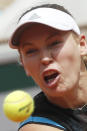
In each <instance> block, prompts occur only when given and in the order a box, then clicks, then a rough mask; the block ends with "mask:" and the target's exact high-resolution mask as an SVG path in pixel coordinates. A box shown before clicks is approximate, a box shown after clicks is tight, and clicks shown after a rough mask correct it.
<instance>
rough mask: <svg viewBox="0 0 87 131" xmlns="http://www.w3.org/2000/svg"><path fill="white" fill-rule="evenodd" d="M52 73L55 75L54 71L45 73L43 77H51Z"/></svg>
mask: <svg viewBox="0 0 87 131" xmlns="http://www.w3.org/2000/svg"><path fill="white" fill-rule="evenodd" d="M54 73H55V71H49V72H46V74H45V76H49V75H52V74H54Z"/></svg>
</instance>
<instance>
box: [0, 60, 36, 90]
mask: <svg viewBox="0 0 87 131" xmlns="http://www.w3.org/2000/svg"><path fill="white" fill-rule="evenodd" d="M33 86H35V83H34V81H33V80H32V78H31V77H27V76H26V74H25V71H24V69H23V68H22V67H21V66H20V65H19V64H17V63H12V64H8V65H2V66H0V92H2V91H7V90H13V89H21V88H27V87H28V88H29V87H33Z"/></svg>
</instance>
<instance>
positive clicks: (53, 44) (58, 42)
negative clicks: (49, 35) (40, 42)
mask: <svg viewBox="0 0 87 131" xmlns="http://www.w3.org/2000/svg"><path fill="white" fill-rule="evenodd" d="M61 42H62V41H54V42H52V43H51V46H55V45H57V44H60V43H61Z"/></svg>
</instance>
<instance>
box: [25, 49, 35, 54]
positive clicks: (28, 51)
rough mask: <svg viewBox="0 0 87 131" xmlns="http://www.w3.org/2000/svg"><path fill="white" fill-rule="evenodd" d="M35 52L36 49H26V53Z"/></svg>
mask: <svg viewBox="0 0 87 131" xmlns="http://www.w3.org/2000/svg"><path fill="white" fill-rule="evenodd" d="M36 52H37V50H36V49H29V50H27V51H26V54H34V53H36Z"/></svg>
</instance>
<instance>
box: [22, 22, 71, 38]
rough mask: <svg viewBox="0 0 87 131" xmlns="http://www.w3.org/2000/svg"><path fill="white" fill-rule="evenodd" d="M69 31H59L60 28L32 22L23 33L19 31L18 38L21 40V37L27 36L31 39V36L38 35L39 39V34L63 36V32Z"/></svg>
mask: <svg viewBox="0 0 87 131" xmlns="http://www.w3.org/2000/svg"><path fill="white" fill-rule="evenodd" d="M68 32H69V31H60V30H57V29H54V28H52V27H49V26H46V25H43V24H38V23H34V24H32V25H31V26H29V27H27V28H26V29H25V30H24V31H23V33H21V35H20V39H22V40H23V38H25V39H26V38H28V39H32V38H35V37H38V36H39V39H40V36H43V35H44V36H43V37H45V36H47V37H48V36H49V35H50V38H51V36H53V35H55V34H57V35H59V36H63V35H64V34H66V33H68Z"/></svg>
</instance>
